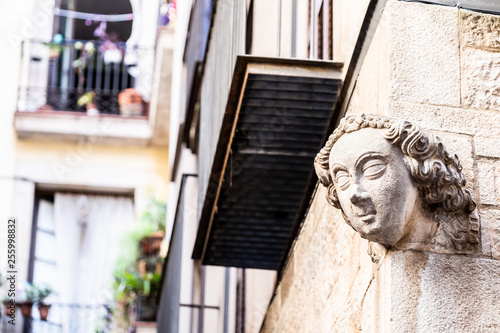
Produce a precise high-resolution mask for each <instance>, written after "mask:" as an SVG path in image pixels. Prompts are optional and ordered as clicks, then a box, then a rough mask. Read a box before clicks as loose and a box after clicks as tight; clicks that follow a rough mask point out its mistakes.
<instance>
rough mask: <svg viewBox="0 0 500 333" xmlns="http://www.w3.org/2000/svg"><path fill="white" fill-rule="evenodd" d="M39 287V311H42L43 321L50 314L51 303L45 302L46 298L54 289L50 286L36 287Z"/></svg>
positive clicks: (41, 317)
mask: <svg viewBox="0 0 500 333" xmlns="http://www.w3.org/2000/svg"><path fill="white" fill-rule="evenodd" d="M36 288H37V303H38V311H39V312H40V319H41V320H43V321H46V320H47V317H48V316H49V309H50V306H51V305H50V304H47V303H45V299H46V298H47V297H49V296H50V295H51V294H52V292H53V290H52V288H50V287H49V286H44V287H38V286H37V287H36Z"/></svg>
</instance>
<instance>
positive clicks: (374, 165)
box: [363, 159, 387, 180]
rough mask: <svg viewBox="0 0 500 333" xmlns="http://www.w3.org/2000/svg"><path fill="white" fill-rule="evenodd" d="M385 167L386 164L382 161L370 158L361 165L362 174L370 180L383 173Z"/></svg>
mask: <svg viewBox="0 0 500 333" xmlns="http://www.w3.org/2000/svg"><path fill="white" fill-rule="evenodd" d="M386 169H387V164H386V163H385V162H384V161H382V160H380V159H374V160H370V161H368V162H366V164H365V165H364V166H363V175H364V176H365V177H366V178H367V179H370V180H372V179H377V178H379V177H380V176H382V175H383V174H384V172H385V170H386Z"/></svg>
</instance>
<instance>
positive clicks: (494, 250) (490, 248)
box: [481, 209, 500, 259]
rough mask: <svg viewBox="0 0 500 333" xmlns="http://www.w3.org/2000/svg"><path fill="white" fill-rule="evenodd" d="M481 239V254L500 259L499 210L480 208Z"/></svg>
mask: <svg viewBox="0 0 500 333" xmlns="http://www.w3.org/2000/svg"><path fill="white" fill-rule="evenodd" d="M481 240H482V242H483V254H484V255H486V256H491V257H492V258H493V259H500V210H498V209H484V210H483V209H482V210H481Z"/></svg>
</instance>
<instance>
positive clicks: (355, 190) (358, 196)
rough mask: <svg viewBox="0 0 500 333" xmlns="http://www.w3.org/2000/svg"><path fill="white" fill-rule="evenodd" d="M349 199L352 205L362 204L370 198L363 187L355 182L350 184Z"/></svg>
mask: <svg viewBox="0 0 500 333" xmlns="http://www.w3.org/2000/svg"><path fill="white" fill-rule="evenodd" d="M349 199H350V200H351V202H352V204H353V205H357V206H359V205H362V204H363V203H365V202H367V201H368V200H369V199H370V196H369V195H368V193H366V192H365V191H364V190H363V188H362V187H361V186H360V185H359V184H357V183H355V184H352V186H351V192H350V193H349Z"/></svg>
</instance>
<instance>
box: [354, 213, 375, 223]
mask: <svg viewBox="0 0 500 333" xmlns="http://www.w3.org/2000/svg"><path fill="white" fill-rule="evenodd" d="M358 217H359V219H360V220H361V221H363V222H364V223H372V222H375V214H365V215H358Z"/></svg>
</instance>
